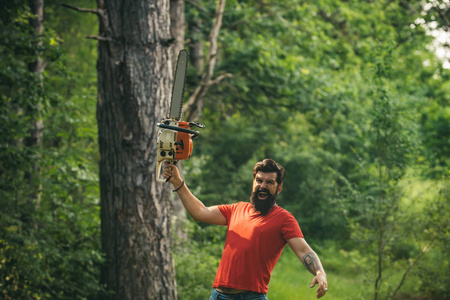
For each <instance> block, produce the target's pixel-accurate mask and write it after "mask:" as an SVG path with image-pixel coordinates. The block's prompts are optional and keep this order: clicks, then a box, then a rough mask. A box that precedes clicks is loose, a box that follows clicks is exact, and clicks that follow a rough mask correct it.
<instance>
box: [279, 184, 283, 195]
mask: <svg viewBox="0 0 450 300" xmlns="http://www.w3.org/2000/svg"><path fill="white" fill-rule="evenodd" d="M282 190H283V184H280V186H279V187H278V194H279V193H281V191H282Z"/></svg>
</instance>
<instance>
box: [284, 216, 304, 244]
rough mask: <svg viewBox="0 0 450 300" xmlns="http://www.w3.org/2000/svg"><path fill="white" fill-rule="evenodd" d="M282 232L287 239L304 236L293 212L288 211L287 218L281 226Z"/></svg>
mask: <svg viewBox="0 0 450 300" xmlns="http://www.w3.org/2000/svg"><path fill="white" fill-rule="evenodd" d="M281 233H282V235H283V239H284V240H285V241H288V240H290V239H292V238H296V237H300V238H303V233H302V230H301V229H300V226H299V225H298V222H297V220H296V219H295V218H294V216H293V215H292V214H291V213H288V215H287V217H286V220H285V222H284V223H283V226H282V227H281Z"/></svg>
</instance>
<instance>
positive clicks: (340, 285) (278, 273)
mask: <svg viewBox="0 0 450 300" xmlns="http://www.w3.org/2000/svg"><path fill="white" fill-rule="evenodd" d="M336 256H340V257H341V258H342V256H343V254H342V253H339V252H338V253H337V254H336ZM336 256H335V257H334V258H333V259H336ZM321 259H322V261H323V264H324V268H325V270H326V271H327V277H328V292H327V294H326V296H325V297H323V298H322V299H333V300H344V299H345V300H347V299H348V300H357V299H370V292H371V287H368V286H366V285H365V283H364V275H363V274H358V273H357V272H348V270H345V273H347V274H339V273H337V272H336V271H334V270H333V269H334V268H331V270H327V267H326V261H327V259H326V258H325V257H322V258H321ZM349 273H350V274H349ZM312 279H313V276H312V274H311V273H309V272H308V271H307V270H306V268H305V267H304V266H303V264H302V263H301V262H300V260H299V259H298V258H297V256H296V255H295V254H294V253H293V252H292V251H291V249H289V247H286V249H285V250H284V251H283V254H282V255H281V258H280V260H279V262H278V264H277V265H276V267H275V269H274V270H273V272H272V277H271V280H270V285H269V293H268V295H267V296H268V298H269V299H270V300H300V299H301V300H305V299H316V291H317V287H318V286H317V285H316V286H315V287H313V288H310V285H311V281H312Z"/></svg>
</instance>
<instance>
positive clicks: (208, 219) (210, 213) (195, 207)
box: [163, 164, 227, 226]
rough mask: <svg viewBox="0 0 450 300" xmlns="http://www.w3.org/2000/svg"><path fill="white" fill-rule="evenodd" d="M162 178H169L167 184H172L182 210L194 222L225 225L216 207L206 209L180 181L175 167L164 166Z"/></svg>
mask: <svg viewBox="0 0 450 300" xmlns="http://www.w3.org/2000/svg"><path fill="white" fill-rule="evenodd" d="M163 177H164V178H170V179H169V182H170V183H172V185H173V187H174V190H176V191H177V193H178V196H179V197H180V199H181V202H182V203H183V206H184V208H185V209H186V210H187V212H188V213H189V214H190V215H191V216H192V218H194V220H195V221H197V222H203V223H209V224H215V225H224V226H225V225H227V221H226V219H225V217H224V216H223V215H222V213H221V212H220V210H219V208H218V207H217V206H210V207H206V206H205V205H204V204H203V202H201V201H200V200H198V199H197V197H195V196H194V195H193V194H192V193H191V191H190V190H189V189H188V187H187V186H186V184H185V183H184V181H183V180H182V179H181V177H180V173H179V172H178V169H177V167H176V166H175V165H173V164H166V165H165V168H164V173H163Z"/></svg>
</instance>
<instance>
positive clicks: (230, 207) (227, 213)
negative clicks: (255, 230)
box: [217, 202, 241, 225]
mask: <svg viewBox="0 0 450 300" xmlns="http://www.w3.org/2000/svg"><path fill="white" fill-rule="evenodd" d="M239 203H241V202H239ZM239 203H234V204H224V205H218V206H217V207H218V208H219V210H220V212H221V213H222V215H223V216H224V217H225V219H226V220H227V225H228V224H229V222H230V219H231V215H232V214H233V212H234V211H235V210H236V207H237V206H238V205H239Z"/></svg>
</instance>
